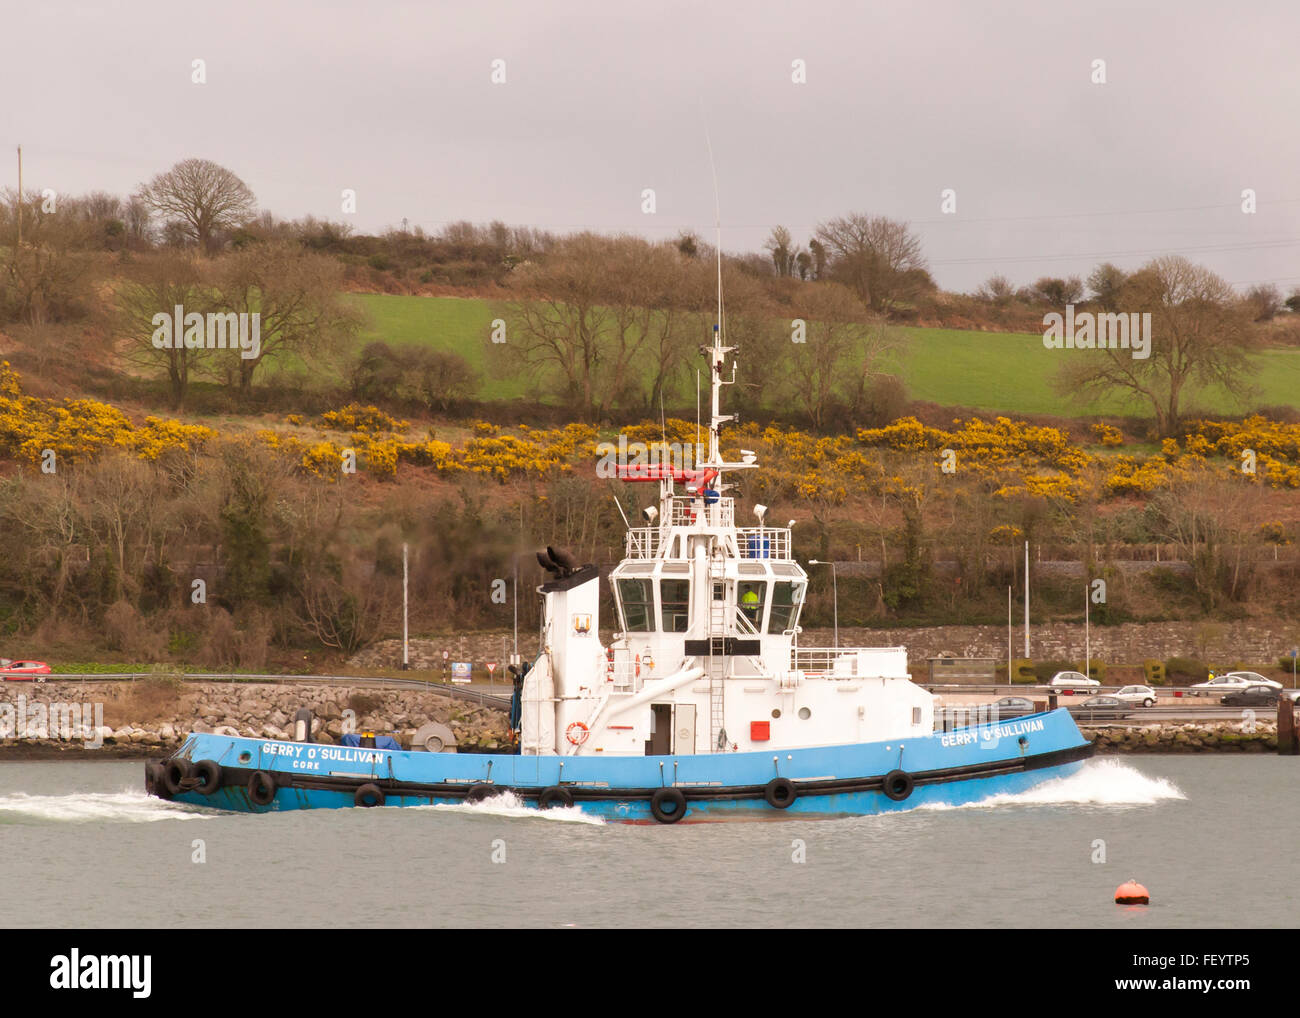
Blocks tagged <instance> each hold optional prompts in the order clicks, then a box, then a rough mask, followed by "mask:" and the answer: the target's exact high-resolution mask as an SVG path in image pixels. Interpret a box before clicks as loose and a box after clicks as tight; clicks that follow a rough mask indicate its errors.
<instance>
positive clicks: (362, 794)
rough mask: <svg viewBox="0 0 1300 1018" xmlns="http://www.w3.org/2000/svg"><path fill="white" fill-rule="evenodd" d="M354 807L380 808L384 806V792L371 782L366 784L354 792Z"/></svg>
mask: <svg viewBox="0 0 1300 1018" xmlns="http://www.w3.org/2000/svg"><path fill="white" fill-rule="evenodd" d="M352 804H353V805H354V806H365V807H370V806H382V805H383V804H384V790H383V789H382V788H380V787H379V786H378V785H376V784H373V783H372V782H367V783H366V784H364V785H362V786H361V787H360V788H358V789H357V790H356V793H355V794H354V795H353V796H352Z"/></svg>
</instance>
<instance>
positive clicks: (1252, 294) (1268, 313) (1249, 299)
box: [1245, 283, 1283, 322]
mask: <svg viewBox="0 0 1300 1018" xmlns="http://www.w3.org/2000/svg"><path fill="white" fill-rule="evenodd" d="M1245 300H1246V305H1247V306H1248V307H1249V308H1250V312H1251V315H1252V317H1253V318H1254V320H1255V321H1257V322H1269V321H1272V320H1273V319H1274V318H1276V317H1277V314H1278V312H1279V311H1281V310H1282V307H1283V305H1282V291H1281V290H1279V289H1278V288H1277V287H1276V286H1274V285H1272V284H1271V283H1260V284H1258V285H1257V286H1252V287H1251V288H1250V289H1249V290H1247V291H1246V298H1245Z"/></svg>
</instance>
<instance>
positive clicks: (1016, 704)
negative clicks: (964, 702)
mask: <svg viewBox="0 0 1300 1018" xmlns="http://www.w3.org/2000/svg"><path fill="white" fill-rule="evenodd" d="M1034 710H1035V707H1034V701H1033V700H1027V699H1026V698H1025V697H1023V696H1004V697H1003V698H1002V699H1001V700H998V701H997V702H996V703H980V704H971V705H970V706H960V707H958V706H952V707H940V708H936V709H935V712H934V718H935V728H936V729H938V730H941V731H945V732H950V731H952V730H953V729H954V728H968V727H969V726H971V725H987V724H992V723H994V722H997V721H1005V720H1006V719H1007V718H1019V717H1024V716H1025V715H1026V714H1033V713H1034Z"/></svg>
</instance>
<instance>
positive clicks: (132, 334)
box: [115, 252, 208, 407]
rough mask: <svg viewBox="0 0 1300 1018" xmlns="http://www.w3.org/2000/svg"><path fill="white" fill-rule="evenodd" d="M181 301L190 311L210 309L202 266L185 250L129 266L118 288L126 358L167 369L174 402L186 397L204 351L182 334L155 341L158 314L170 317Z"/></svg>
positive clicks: (119, 328) (151, 369) (143, 366)
mask: <svg viewBox="0 0 1300 1018" xmlns="http://www.w3.org/2000/svg"><path fill="white" fill-rule="evenodd" d="M177 306H180V307H182V308H184V311H185V313H189V312H198V313H199V314H203V313H205V312H206V311H207V310H208V302H207V299H206V294H205V291H204V289H203V286H202V284H201V281H200V278H199V271H198V267H197V266H196V265H195V264H194V262H193V260H192V259H191V258H189V257H186V256H185V255H184V254H180V253H177V252H167V253H159V254H156V255H153V256H149V257H146V258H145V259H144V260H142V261H140V262H138V263H136V264H134V265H132V266H131V267H130V275H129V276H128V278H127V280H126V281H125V282H124V283H122V285H121V286H119V287H118V291H117V297H116V310H117V316H116V323H115V324H116V331H117V334H118V336H119V338H120V339H121V341H122V344H123V347H122V350H123V357H124V358H125V359H126V360H127V361H128V362H130V363H132V364H134V365H136V366H137V367H139V368H141V369H143V370H144V371H145V372H147V373H153V372H156V371H159V370H162V371H165V372H166V374H167V383H168V386H169V388H170V389H171V398H172V406H173V407H179V406H181V405H182V404H183V403H184V402H185V395H186V393H187V392H188V391H189V386H190V382H191V380H192V379H193V377H194V375H195V374H196V372H197V370H198V365H199V362H200V360H201V359H202V358H203V357H204V356H205V353H204V350H203V347H202V346H195V345H191V346H189V347H186V346H185V343H184V342H183V337H182V336H175V335H172V336H170V343H169V344H168V345H161V344H160V343H155V342H154V335H155V333H156V331H157V329H158V325H157V323H156V322H155V321H154V319H155V317H156V316H157V315H166V316H168V317H169V318H170V317H172V315H173V313H174V309H175V308H176V307H177ZM167 338H168V337H162V339H164V340H165V339H167Z"/></svg>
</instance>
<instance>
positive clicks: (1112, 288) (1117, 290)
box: [1088, 262, 1128, 311]
mask: <svg viewBox="0 0 1300 1018" xmlns="http://www.w3.org/2000/svg"><path fill="white" fill-rule="evenodd" d="M1127 281H1128V274H1127V273H1126V272H1125V271H1124V270H1123V269H1121V268H1118V267H1117V266H1115V265H1112V264H1111V263H1110V262H1102V264H1100V265H1098V266H1097V267H1096V268H1095V269H1093V270H1092V272H1091V273H1089V275H1088V289H1089V291H1090V292H1091V293H1092V299H1093V300H1095V301H1096V302H1097V303H1098V304H1099V305H1100V306H1101V309H1102V310H1103V311H1118V310H1119V298H1120V294H1121V293H1122V292H1123V290H1124V284H1125V283H1126V282H1127Z"/></svg>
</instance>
